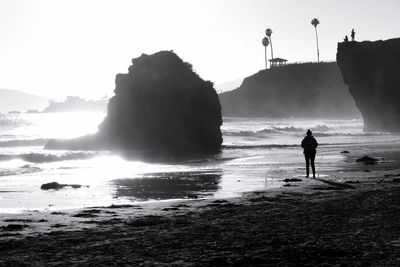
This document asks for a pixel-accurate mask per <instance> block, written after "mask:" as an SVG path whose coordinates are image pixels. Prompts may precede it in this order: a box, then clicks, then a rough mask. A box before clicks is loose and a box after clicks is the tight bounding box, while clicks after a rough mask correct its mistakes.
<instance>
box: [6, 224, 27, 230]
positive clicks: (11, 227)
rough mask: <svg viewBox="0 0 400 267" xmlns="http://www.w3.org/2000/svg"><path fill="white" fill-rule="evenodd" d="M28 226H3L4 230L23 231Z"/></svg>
mask: <svg viewBox="0 0 400 267" xmlns="http://www.w3.org/2000/svg"><path fill="white" fill-rule="evenodd" d="M25 227H27V225H25V224H9V225H7V226H3V227H1V229H2V230H3V231H22V230H24V228H25Z"/></svg>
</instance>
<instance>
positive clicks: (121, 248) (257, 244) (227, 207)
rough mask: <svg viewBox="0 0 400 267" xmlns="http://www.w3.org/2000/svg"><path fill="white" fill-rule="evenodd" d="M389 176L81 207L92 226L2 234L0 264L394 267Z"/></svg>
mask: <svg viewBox="0 0 400 267" xmlns="http://www.w3.org/2000/svg"><path fill="white" fill-rule="evenodd" d="M393 177H397V176H393ZM393 177H387V178H386V181H384V182H382V181H380V180H378V179H377V180H376V181H366V182H359V183H347V184H338V183H332V182H330V183H324V182H321V181H318V180H314V179H308V180H305V181H302V182H300V183H301V185H300V186H297V187H296V186H289V187H283V188H281V189H279V190H278V189H273V190H270V191H259V192H251V193H248V194H245V195H244V196H243V197H240V198H232V199H225V200H224V199H219V200H193V201H187V202H186V203H183V202H181V203H175V204H172V205H170V206H169V207H167V206H168V205H167V206H163V207H160V208H161V210H162V211H163V214H160V212H156V213H153V214H150V213H147V214H142V215H141V216H136V217H132V212H137V207H135V206H126V207H118V208H117V207H114V208H108V209H107V208H106V209H101V208H91V209H86V211H85V209H84V210H81V212H80V213H78V214H82V217H79V219H80V220H82V221H85V222H86V224H88V225H91V227H88V228H85V229H69V230H62V227H60V228H58V229H54V230H53V231H51V232H48V233H40V234H38V235H34V236H24V237H22V238H21V237H17V238H15V237H11V238H10V237H9V238H2V239H1V241H0V251H1V254H2V257H0V266H3V265H8V266H11V265H21V264H22V265H56V264H67V263H69V264H72V263H73V264H79V265H87V266H89V265H93V264H98V263H101V264H105V265H109V264H117V265H119V264H135V265H138V264H143V265H145V266H146V265H164V264H165V265H188V266H191V265H206V266H209V265H289V266H294V265H298V264H305V265H311V266H320V264H328V265H337V264H340V263H344V264H350V265H354V266H358V265H362V264H366V263H369V264H371V265H381V266H382V265H385V266H387V265H395V264H399V263H400V258H398V256H397V255H398V253H400V234H398V230H400V225H397V223H396V222H397V220H400V209H399V208H398V205H396V204H400V183H397V182H394V178H393ZM342 185H346V186H342ZM110 211H111V212H113V213H108V212H110ZM85 215H87V216H85ZM114 215H117V216H114ZM60 216H63V215H62V214H60ZM63 217H64V218H65V217H66V216H63ZM74 218H78V217H74Z"/></svg>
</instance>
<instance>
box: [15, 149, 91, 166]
mask: <svg viewBox="0 0 400 267" xmlns="http://www.w3.org/2000/svg"><path fill="white" fill-rule="evenodd" d="M95 155H96V153H94V152H70V153H66V154H62V155H52V154H40V153H29V154H21V155H19V157H20V158H21V159H23V160H24V161H28V162H32V163H46V162H55V161H64V160H78V159H88V158H92V157H94V156H95Z"/></svg>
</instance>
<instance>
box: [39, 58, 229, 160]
mask: <svg viewBox="0 0 400 267" xmlns="http://www.w3.org/2000/svg"><path fill="white" fill-rule="evenodd" d="M128 70H129V71H128V73H126V74H117V76H116V79H115V84H116V88H115V90H114V93H115V96H113V97H112V98H111V99H110V101H109V103H108V113H107V116H106V118H105V119H104V121H103V122H102V123H101V125H100V126H99V132H98V133H97V134H95V135H91V136H85V137H81V138H78V139H74V140H68V141H55V140H53V141H51V142H49V143H48V145H47V147H48V148H68V149H118V150H132V149H140V150H153V151H169V152H200V151H217V150H219V149H220V146H221V144H222V134H221V130H220V126H221V125H222V117H221V106H220V103H219V100H218V95H217V93H216V91H215V89H214V88H213V84H212V82H210V81H204V80H202V79H201V78H200V77H199V75H197V74H196V73H195V72H194V71H193V70H192V66H191V65H190V64H189V63H186V62H184V61H182V59H180V58H179V57H178V56H177V55H176V54H175V53H173V52H171V51H161V52H158V53H155V54H152V55H146V54H142V55H141V56H140V57H138V58H134V59H132V65H131V66H130V67H129V69H128Z"/></svg>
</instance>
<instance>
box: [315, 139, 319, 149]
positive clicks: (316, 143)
mask: <svg viewBox="0 0 400 267" xmlns="http://www.w3.org/2000/svg"><path fill="white" fill-rule="evenodd" d="M314 142H315V148H317V147H318V142H317V140H316V139H315V138H314Z"/></svg>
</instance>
